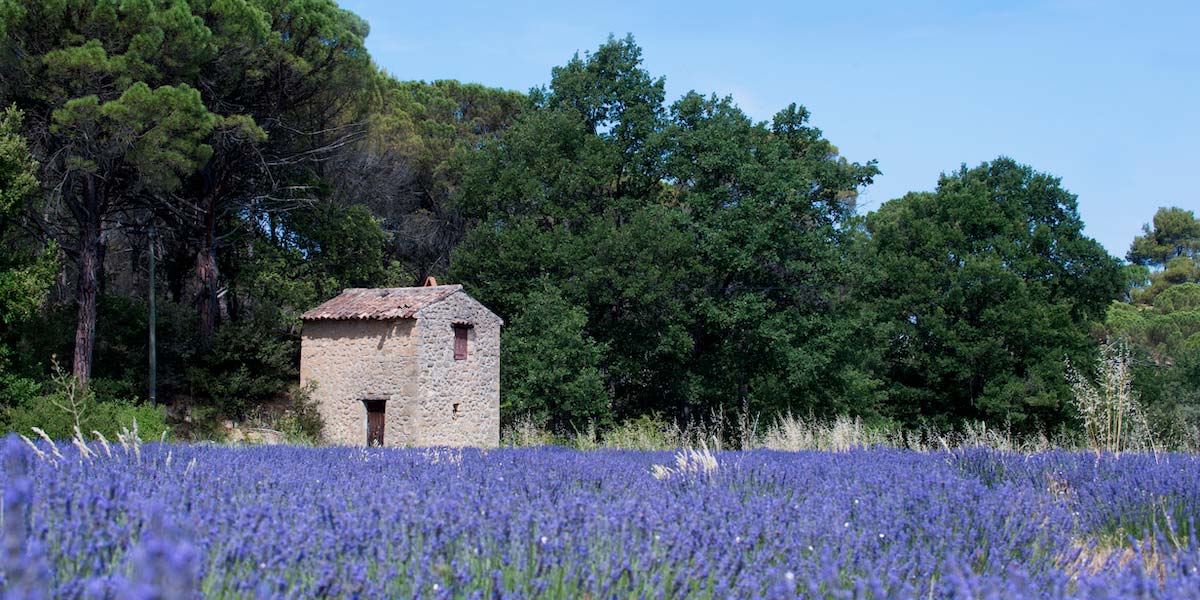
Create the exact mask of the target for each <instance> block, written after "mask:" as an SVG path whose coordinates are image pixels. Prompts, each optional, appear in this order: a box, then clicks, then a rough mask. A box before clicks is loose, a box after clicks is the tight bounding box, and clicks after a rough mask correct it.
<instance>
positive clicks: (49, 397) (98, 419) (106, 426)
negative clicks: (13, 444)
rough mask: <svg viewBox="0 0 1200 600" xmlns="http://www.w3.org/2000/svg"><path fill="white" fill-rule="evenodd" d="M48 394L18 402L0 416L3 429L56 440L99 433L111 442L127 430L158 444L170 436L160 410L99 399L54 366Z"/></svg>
mask: <svg viewBox="0 0 1200 600" xmlns="http://www.w3.org/2000/svg"><path fill="white" fill-rule="evenodd" d="M46 387H48V388H49V392H48V393H41V394H38V395H33V394H27V395H25V396H24V397H18V398H15V399H14V401H13V402H12V403H11V404H10V405H9V406H7V407H6V408H5V409H4V410H3V412H2V413H0V426H2V427H3V428H4V430H5V431H14V432H17V433H20V434H22V435H25V436H31V435H36V434H35V433H34V431H33V428H34V427H37V428H39V429H41V430H43V431H45V432H46V435H48V436H50V437H51V438H53V439H60V440H61V439H67V438H70V437H72V436H73V435H75V428H76V427H78V428H79V430H80V431H81V432H82V433H83V434H84V435H85V436H89V437H90V436H91V435H92V432H99V433H100V434H101V435H103V436H105V437H106V438H109V439H115V438H116V436H117V434H118V433H120V432H121V431H122V430H125V429H133V428H134V427H135V425H134V423H135V422H136V427H137V429H138V432H139V435H140V436H141V437H142V439H146V440H156V439H159V438H160V437H163V435H164V433H166V432H167V430H168V429H167V424H166V414H165V413H164V411H163V410H162V409H161V408H160V407H156V406H150V405H148V404H139V403H138V402H136V401H134V400H128V399H115V398H102V399H98V398H97V395H96V391H95V389H94V388H91V387H85V386H80V385H79V384H78V382H77V380H76V379H75V378H74V377H73V376H72V375H70V374H68V373H66V372H64V371H63V370H62V369H61V368H59V367H58V366H57V365H55V373H54V375H53V378H52V381H51V383H50V384H49V385H48V386H46Z"/></svg>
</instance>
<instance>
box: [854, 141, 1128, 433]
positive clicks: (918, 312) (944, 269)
mask: <svg viewBox="0 0 1200 600" xmlns="http://www.w3.org/2000/svg"><path fill="white" fill-rule="evenodd" d="M866 227H867V230H868V232H869V234H870V245H871V252H870V254H869V260H870V261H871V263H872V264H874V265H875V267H876V270H875V271H874V273H872V274H870V275H869V279H868V281H867V283H866V285H864V286H863V287H862V289H861V290H860V291H861V293H862V294H863V296H862V297H863V300H864V301H866V302H870V303H871V304H873V305H874V311H875V312H876V314H877V315H878V318H879V319H880V323H879V327H880V331H881V332H882V333H883V334H884V336H885V337H884V340H883V343H884V348H883V356H884V358H883V361H884V365H883V372H882V373H881V375H882V376H883V377H884V379H885V380H887V381H888V382H889V389H888V401H887V402H888V413H889V414H890V415H891V416H893V417H895V418H897V419H900V420H901V421H903V422H905V423H908V424H913V423H916V422H918V421H919V420H920V419H922V418H926V419H931V420H933V422H934V423H935V425H937V426H938V427H940V428H944V427H945V426H947V425H950V424H953V423H955V422H959V421H964V420H975V419H983V420H987V421H990V422H992V423H1004V422H1010V423H1011V424H1012V426H1014V427H1016V428H1017V429H1019V430H1025V431H1028V430H1030V429H1031V428H1034V427H1038V426H1043V427H1046V428H1049V429H1053V428H1056V427H1057V426H1058V425H1059V424H1060V423H1063V422H1064V420H1065V419H1068V418H1069V412H1068V411H1067V410H1066V408H1067V400H1068V399H1069V398H1070V393H1069V391H1068V390H1067V388H1066V385H1065V382H1064V380H1063V375H1062V373H1063V371H1062V360H1063V357H1064V355H1065V356H1069V357H1072V359H1073V360H1074V361H1075V362H1077V363H1078V362H1087V360H1086V359H1087V358H1088V356H1089V354H1090V353H1091V352H1092V351H1093V350H1092V342H1091V340H1090V339H1088V336H1087V332H1088V329H1089V324H1090V323H1091V322H1092V321H1093V320H1097V319H1099V318H1100V317H1101V315H1102V314H1103V312H1104V310H1105V309H1106V307H1107V306H1108V305H1109V303H1110V302H1111V301H1112V300H1113V299H1115V298H1116V297H1117V295H1118V294H1119V293H1120V290H1121V284H1122V283H1123V275H1122V272H1121V269H1120V266H1119V264H1118V262H1117V261H1116V259H1114V258H1112V257H1110V256H1109V255H1108V254H1107V253H1106V252H1105V251H1104V249H1103V248H1102V247H1101V246H1100V245H1099V244H1098V243H1096V242H1095V241H1094V240H1092V239H1090V238H1087V237H1085V236H1084V235H1083V233H1082V228H1083V224H1082V222H1081V221H1080V220H1079V216H1078V214H1077V213H1076V204H1075V196H1074V195H1072V194H1070V193H1069V192H1067V191H1066V190H1064V189H1063V188H1062V187H1061V186H1060V185H1059V181H1058V179H1056V178H1054V177H1051V176H1049V175H1046V174H1043V173H1037V172H1035V171H1034V170H1033V169H1031V168H1029V167H1027V166H1022V165H1019V164H1017V163H1015V162H1013V161H1012V160H1010V159H1006V158H1001V159H997V160H995V161H993V162H991V163H984V164H982V165H980V166H979V167H976V168H974V169H967V168H966V167H965V166H964V167H963V168H962V169H961V170H959V171H957V172H955V173H952V174H950V175H944V176H943V177H942V178H941V180H940V181H939V182H938V187H937V191H936V192H933V193H912V194H909V195H907V196H905V197H904V198H901V199H899V200H894V201H892V202H888V203H886V204H884V205H883V207H881V208H880V210H879V211H877V212H875V213H872V214H871V215H870V216H869V217H868V218H867V221H866Z"/></svg>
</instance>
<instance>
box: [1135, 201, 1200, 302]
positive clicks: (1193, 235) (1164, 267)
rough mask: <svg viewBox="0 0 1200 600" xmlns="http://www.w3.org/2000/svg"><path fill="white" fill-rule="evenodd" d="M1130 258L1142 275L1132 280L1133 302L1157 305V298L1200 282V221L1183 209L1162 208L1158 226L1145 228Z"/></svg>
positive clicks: (1158, 214)
mask: <svg viewBox="0 0 1200 600" xmlns="http://www.w3.org/2000/svg"><path fill="white" fill-rule="evenodd" d="M1142 231H1143V233H1142V235H1139V236H1137V237H1136V238H1134V240H1133V243H1132V244H1131V245H1130V247H1129V253H1128V254H1127V255H1126V258H1127V259H1128V260H1129V261H1130V262H1131V263H1133V264H1132V265H1130V266H1129V269H1130V270H1131V271H1132V272H1135V273H1137V275H1138V276H1136V277H1133V278H1131V279H1132V280H1131V281H1130V284H1129V289H1130V292H1129V300H1130V302H1132V303H1134V304H1141V305H1153V304H1155V298H1156V297H1157V296H1158V295H1159V294H1161V293H1163V292H1164V291H1166V290H1167V289H1169V288H1171V287H1172V286H1176V285H1179V284H1183V283H1200V220H1198V219H1197V218H1196V216H1195V214H1194V213H1192V211H1189V210H1183V209H1182V208H1160V209H1158V212H1156V213H1155V214H1154V226H1153V228H1152V227H1151V226H1150V224H1146V225H1144V226H1143V227H1142Z"/></svg>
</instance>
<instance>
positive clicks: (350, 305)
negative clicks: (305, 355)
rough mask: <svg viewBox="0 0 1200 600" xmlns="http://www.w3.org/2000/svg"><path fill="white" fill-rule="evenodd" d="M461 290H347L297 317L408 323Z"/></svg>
mask: <svg viewBox="0 0 1200 600" xmlns="http://www.w3.org/2000/svg"><path fill="white" fill-rule="evenodd" d="M461 289H462V286H461V285H434V286H426V287H402V288H350V289H347V290H344V291H343V292H342V293H341V294H339V295H338V296H336V297H334V298H332V299H330V300H329V301H327V302H325V303H324V304H322V305H320V306H318V307H316V308H314V309H312V310H310V311H308V312H306V313H304V314H303V315H300V319H302V320H304V321H318V320H327V319H329V320H342V319H372V320H388V319H408V318H411V317H412V316H413V315H415V314H416V313H417V311H419V310H421V309H422V308H425V307H426V306H429V305H430V304H435V303H437V302H441V301H442V300H445V299H446V298H447V297H449V296H450V295H451V294H453V293H455V292H457V291H459V290H461Z"/></svg>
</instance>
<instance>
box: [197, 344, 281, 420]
mask: <svg viewBox="0 0 1200 600" xmlns="http://www.w3.org/2000/svg"><path fill="white" fill-rule="evenodd" d="M299 351H300V344H299V340H298V339H296V338H295V337H294V336H285V335H282V334H281V333H280V332H279V331H278V330H277V328H276V327H275V324H273V323H270V322H259V321H249V322H240V323H227V324H225V325H224V326H222V327H221V328H220V329H219V330H218V331H217V334H216V336H215V338H214V339H213V344H212V350H211V351H210V352H208V353H207V354H205V355H204V356H202V357H201V358H200V361H199V364H198V365H197V366H194V367H192V368H189V369H188V372H187V378H188V380H189V382H190V385H191V387H192V392H193V394H194V395H200V396H208V397H209V398H211V399H212V403H211V404H212V406H213V407H215V408H216V409H217V410H218V411H219V412H220V413H221V414H222V415H225V416H227V417H234V418H241V417H244V416H246V415H248V414H252V413H253V412H254V410H255V409H256V408H258V407H259V406H261V405H262V404H265V403H267V402H270V401H272V400H276V399H279V398H282V397H285V396H286V395H287V393H288V387H289V386H290V385H291V383H292V382H293V381H295V380H296V378H297V373H296V366H295V365H297V364H298V363H299V360H298V357H299Z"/></svg>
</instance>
